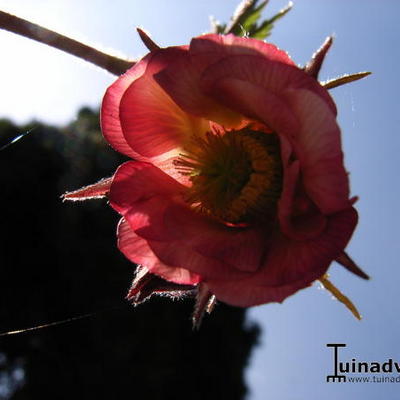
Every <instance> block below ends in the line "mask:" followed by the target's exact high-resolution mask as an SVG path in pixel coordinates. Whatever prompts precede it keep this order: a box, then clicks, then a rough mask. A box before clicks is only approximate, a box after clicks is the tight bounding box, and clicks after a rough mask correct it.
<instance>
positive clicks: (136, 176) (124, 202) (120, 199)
mask: <svg viewBox="0 0 400 400" xmlns="http://www.w3.org/2000/svg"><path fill="white" fill-rule="evenodd" d="M183 189H184V188H183V186H182V185H181V184H179V183H178V182H177V181H175V180H174V179H172V178H171V177H169V176H168V175H167V174H165V173H164V172H162V171H161V170H160V169H158V168H156V167H154V166H153V165H151V164H148V163H144V162H137V161H128V162H126V163H124V164H122V165H121V166H120V167H119V168H118V169H117V171H116V173H115V175H114V179H113V182H112V185H111V188H110V195H109V198H110V205H111V207H113V208H114V209H115V210H116V211H118V212H119V213H120V214H122V215H125V214H126V213H128V212H129V211H130V210H131V208H132V207H133V206H134V205H135V204H136V203H137V202H138V201H143V200H147V199H150V198H152V197H154V196H157V195H158V196H173V195H176V194H179V193H181V192H182V190H183Z"/></svg>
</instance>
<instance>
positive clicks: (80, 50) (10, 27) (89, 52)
mask: <svg viewBox="0 0 400 400" xmlns="http://www.w3.org/2000/svg"><path fill="white" fill-rule="evenodd" d="M0 29H5V30H7V31H10V32H13V33H16V34H18V35H21V36H25V37H27V38H29V39H33V40H36V41H38V42H40V43H44V44H47V45H48V46H51V47H54V48H56V49H59V50H62V51H65V52H66V53H69V54H72V55H74V56H76V57H79V58H81V59H83V60H85V61H88V62H90V63H92V64H94V65H97V66H98V67H100V68H103V69H105V70H106V71H108V72H110V73H112V74H114V75H121V74H123V73H124V72H125V71H126V70H127V69H128V68H130V67H131V66H132V65H134V63H135V62H134V61H128V60H123V59H121V58H118V57H114V56H111V55H109V54H106V53H103V52H101V51H99V50H97V49H95V48H93V47H90V46H87V45H85V44H83V43H80V42H78V41H76V40H74V39H71V38H69V37H66V36H64V35H61V34H59V33H57V32H54V31H51V30H49V29H46V28H43V27H42V26H40V25H37V24H34V23H32V22H29V21H27V20H25V19H22V18H19V17H16V16H15V15H11V14H8V13H6V12H4V11H0Z"/></svg>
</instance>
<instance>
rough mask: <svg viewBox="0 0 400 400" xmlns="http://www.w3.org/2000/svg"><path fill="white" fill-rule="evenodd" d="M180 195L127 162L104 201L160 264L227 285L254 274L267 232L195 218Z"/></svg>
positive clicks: (148, 168)
mask: <svg viewBox="0 0 400 400" xmlns="http://www.w3.org/2000/svg"><path fill="white" fill-rule="evenodd" d="M182 189H183V190H182ZM184 189H185V188H184V187H183V186H182V185H180V184H179V183H178V182H176V181H174V180H173V179H172V178H171V177H169V176H168V175H166V174H164V173H163V172H162V171H161V170H159V169H158V168H156V167H155V166H153V165H151V164H148V163H141V162H135V161H130V162H127V163H125V164H123V165H122V166H121V167H120V168H119V169H118V170H117V172H116V174H115V176H114V180H113V184H112V186H111V190H110V196H109V198H110V204H111V206H112V207H113V208H114V209H115V210H116V211H118V212H119V213H120V214H121V215H123V216H124V217H125V219H126V220H127V221H128V222H129V224H130V226H131V229H132V230H133V231H135V233H136V234H138V235H139V236H140V237H142V238H144V239H145V240H147V241H148V242H149V245H150V247H151V248H152V249H153V251H154V252H155V254H156V255H157V257H159V258H160V259H162V260H163V262H164V263H166V264H173V265H185V267H186V268H188V269H190V270H192V271H193V272H195V273H199V274H200V273H201V274H205V275H207V276H214V277H217V276H218V277H221V276H223V277H224V278H229V279H239V278H241V277H242V276H243V274H242V272H248V271H255V270H257V269H258V268H259V267H260V265H262V262H263V257H264V252H265V243H264V242H265V239H264V237H265V236H266V233H265V232H266V230H267V228H263V230H260V229H255V228H254V229H250V228H240V229H239V228H233V227H228V226H225V225H223V224H221V223H220V222H217V221H214V220H213V219H211V218H208V217H206V216H203V215H200V214H198V213H196V212H194V211H193V210H191V209H190V208H189V207H188V206H187V205H186V203H184V202H183V200H182V197H183V193H184ZM153 242H154V243H153ZM184 252H186V254H187V256H188V257H189V258H190V259H191V260H192V264H193V265H192V266H190V262H189V261H185V259H184V257H183V256H182V254H183V253H184ZM164 253H165V254H164ZM192 253H193V254H192ZM180 263H182V264H180ZM212 264H214V267H213V268H211V267H210V265H212Z"/></svg>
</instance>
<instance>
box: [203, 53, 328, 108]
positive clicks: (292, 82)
mask: <svg viewBox="0 0 400 400" xmlns="http://www.w3.org/2000/svg"><path fill="white" fill-rule="evenodd" d="M229 78H232V79H237V80H241V81H244V82H249V83H252V84H254V85H256V86H257V87H260V88H264V89H267V90H268V92H272V93H274V94H275V95H277V96H279V95H280V94H281V93H283V92H284V91H286V90H288V89H300V88H302V89H308V90H310V91H312V92H314V93H315V94H317V95H318V96H320V97H321V98H322V99H323V100H324V101H325V102H326V103H327V104H328V106H329V107H330V108H331V110H332V112H334V113H335V114H336V106H335V103H334V102H333V100H332V98H331V96H330V95H329V93H328V91H327V90H326V89H324V88H323V87H322V86H321V85H320V84H319V83H318V81H317V80H316V79H314V78H312V77H310V76H308V75H307V74H306V73H304V71H302V70H301V69H299V68H298V67H296V66H295V65H288V64H284V63H282V62H279V61H277V60H275V59H274V58H265V57H263V56H260V55H232V56H228V57H225V58H223V59H221V60H220V61H218V62H216V63H213V64H211V65H210V66H209V67H208V68H206V69H205V70H204V72H203V75H202V79H201V82H200V85H201V88H202V90H203V91H204V92H205V93H207V94H210V95H212V96H213V98H215V99H218V101H219V102H221V103H222V104H225V102H224V100H225V99H226V98H227V97H226V96H225V94H224V93H220V90H219V87H220V84H219V82H220V81H221V80H224V79H229ZM224 86H226V85H224ZM246 97H247V92H243V93H242V102H244V103H246V101H247V99H246ZM228 99H229V98H228ZM228 104H229V103H228ZM235 109H236V110H237V111H239V112H240V109H239V110H238V109H237V107H236V108H235Z"/></svg>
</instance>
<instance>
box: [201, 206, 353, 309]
mask: <svg viewBox="0 0 400 400" xmlns="http://www.w3.org/2000/svg"><path fill="white" fill-rule="evenodd" d="M356 224H357V212H356V211H355V210H354V209H353V208H349V209H347V210H344V211H342V212H340V213H337V214H335V215H332V216H330V217H329V219H328V223H327V226H326V229H325V231H324V232H323V233H322V234H321V235H320V236H319V237H318V238H314V239H311V240H304V241H296V240H292V239H289V238H287V237H284V236H283V235H281V234H278V233H277V235H276V236H275V237H274V238H273V240H272V242H271V244H270V246H269V253H268V257H267V259H266V262H265V264H264V266H263V268H261V269H260V270H259V271H258V272H257V273H254V274H252V275H250V276H249V277H248V278H244V279H242V280H241V281H231V282H229V281H222V280H215V281H214V280H205V282H206V283H207V285H208V286H209V288H210V290H211V291H212V292H213V293H214V294H215V295H216V297H217V298H218V299H219V300H222V301H224V302H226V303H228V304H231V305H235V306H241V307H250V306H253V305H257V304H263V303H269V302H282V301H283V300H284V299H285V298H286V297H288V296H290V295H291V294H293V293H295V292H296V291H297V290H299V289H302V288H304V287H307V286H309V285H310V284H311V283H312V282H313V281H314V280H316V279H318V278H319V277H320V276H322V275H323V274H324V273H325V272H326V270H327V268H328V267H329V264H330V263H331V262H332V261H333V260H334V259H335V258H337V257H338V255H339V254H340V253H341V252H342V251H343V249H344V248H345V247H346V245H347V243H348V241H349V240H350V238H351V235H352V233H353V230H354V228H355V226H356Z"/></svg>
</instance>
